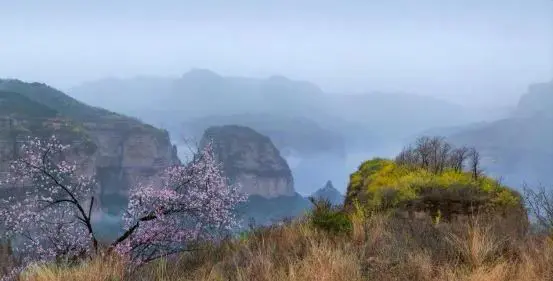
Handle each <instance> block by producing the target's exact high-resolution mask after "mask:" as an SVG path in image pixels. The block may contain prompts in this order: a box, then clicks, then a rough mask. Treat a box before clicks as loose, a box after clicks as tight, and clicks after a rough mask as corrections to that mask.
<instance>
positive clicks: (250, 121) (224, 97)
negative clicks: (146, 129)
mask: <svg viewBox="0 0 553 281" xmlns="http://www.w3.org/2000/svg"><path fill="white" fill-rule="evenodd" d="M69 93H70V94H71V95H72V96H74V97H76V98H78V99H80V100H83V101H85V102H88V103H90V104H93V105H95V106H101V107H104V108H108V109H110V110H114V111H117V112H122V113H124V114H127V115H130V116H135V117H137V118H140V119H141V120H144V121H145V122H148V123H151V124H155V125H156V126H159V127H162V128H165V129H167V130H168V131H169V132H170V134H171V136H172V137H173V140H175V141H176V140H177V139H179V138H181V137H183V134H184V137H188V138H199V137H201V134H202V133H203V130H205V129H206V128H208V127H209V126H216V125H227V124H236V125H243V126H249V127H252V128H254V129H255V130H257V131H259V132H261V133H262V134H265V135H267V136H269V137H270V138H271V139H272V140H273V141H274V144H275V145H276V146H277V148H278V149H279V150H280V151H281V152H282V153H283V154H284V155H285V157H286V158H287V160H288V161H289V164H290V165H291V166H292V170H293V173H294V174H295V178H296V180H297V183H298V185H297V188H298V190H299V191H301V192H302V193H303V194H310V193H312V192H313V191H314V190H316V189H317V188H318V187H319V184H320V182H324V181H325V180H328V179H331V180H333V182H334V183H338V182H340V186H344V188H345V184H346V183H345V179H346V178H347V176H348V174H349V170H350V168H351V167H355V166H357V164H358V163H357V160H355V163H353V162H352V161H354V160H351V159H350V160H348V158H352V157H350V156H351V155H354V154H355V155H357V154H359V155H364V157H365V156H369V155H382V154H383V151H388V150H394V151H395V150H397V149H398V148H400V147H401V145H402V140H403V138H405V137H409V136H411V135H413V134H415V133H418V132H420V131H421V130H425V129H428V128H433V127H442V126H453V125H463V124H467V123H470V122H474V121H478V120H481V119H485V118H483V116H486V115H487V114H488V112H489V111H480V112H477V113H478V114H475V113H474V112H473V111H470V110H467V109H465V108H463V107H461V106H459V105H456V104H452V103H449V102H446V101H443V100H440V99H436V98H432V97H428V96H424V95H414V94H403V93H368V94H356V95H353V94H331V93H326V92H324V91H323V90H322V89H320V88H319V87H318V86H317V85H315V84H313V83H310V82H306V81H297V80H293V79H289V78H286V77H283V76H271V77H268V78H263V79H262V78H246V77H230V76H222V75H219V74H217V73H214V72H213V71H210V70H205V69H193V70H191V71H189V72H187V73H185V74H184V75H182V76H180V77H174V78H170V77H146V76H143V77H136V78H131V79H115V78H111V79H103V80H98V81H92V82H88V83H85V84H82V85H80V86H77V87H74V88H72V89H70V90H69ZM356 158H358V157H356ZM350 162H351V163H350ZM331 166H334V167H342V166H343V167H346V168H344V169H340V170H337V171H336V170H333V169H332V168H331ZM314 167H316V168H314ZM315 169H318V170H319V171H321V170H322V171H323V172H318V173H317V172H314V170H315ZM325 173H331V175H330V176H323V175H324V174H325ZM342 181H343V182H342ZM339 189H340V188H339Z"/></svg>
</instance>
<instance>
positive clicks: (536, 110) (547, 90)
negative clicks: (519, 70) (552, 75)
mask: <svg viewBox="0 0 553 281" xmlns="http://www.w3.org/2000/svg"><path fill="white" fill-rule="evenodd" d="M515 114H516V115H517V116H535V115H538V116H548V117H553V80H551V81H550V82H547V83H538V84H533V85H530V87H529V88H528V93H526V94H525V95H523V96H522V97H521V98H520V101H519V103H518V107H517V110H516V113H515Z"/></svg>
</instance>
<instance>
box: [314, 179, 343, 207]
mask: <svg viewBox="0 0 553 281" xmlns="http://www.w3.org/2000/svg"><path fill="white" fill-rule="evenodd" d="M311 197H313V198H315V199H323V200H328V201H329V202H330V203H332V204H333V205H341V204H343V203H344V195H342V193H340V192H339V191H338V190H336V188H334V185H332V182H331V181H327V182H326V184H325V185H324V186H323V187H322V188H320V189H319V190H317V191H315V193H313V194H312V195H311Z"/></svg>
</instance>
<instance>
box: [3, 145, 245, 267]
mask: <svg viewBox="0 0 553 281" xmlns="http://www.w3.org/2000/svg"><path fill="white" fill-rule="evenodd" d="M68 149H69V146H65V145H62V144H60V143H59V141H58V140H57V139H56V138H55V137H52V138H50V139H49V140H47V141H42V140H40V139H32V140H30V141H29V142H28V143H27V144H25V145H23V146H22V148H21V150H22V155H21V157H20V158H19V159H15V160H14V161H12V162H11V163H10V169H9V173H8V175H7V176H6V178H5V180H3V181H2V184H1V185H2V187H3V188H4V191H5V192H7V193H12V196H9V197H8V198H7V199H6V200H3V202H2V206H4V208H2V209H1V210H0V216H1V217H0V222H2V225H3V227H4V229H6V236H8V237H11V238H14V237H18V238H19V240H20V241H21V242H20V243H19V246H18V247H19V249H16V250H19V251H20V252H22V253H23V254H25V256H26V257H27V258H28V260H29V261H34V262H37V261H38V262H45V261H51V260H57V259H59V258H64V259H67V258H74V257H79V256H83V255H84V256H87V255H90V254H92V253H96V252H97V250H98V242H97V239H96V235H95V233H94V229H93V227H92V221H93V218H92V216H93V212H92V209H93V205H94V201H95V200H94V196H93V194H94V191H95V190H96V188H97V184H96V182H95V180H94V177H93V176H86V175H83V174H82V173H80V170H79V166H78V165H77V164H76V163H70V162H68V161H67V159H66V158H67V157H66V156H67V155H66V154H65V153H64V152H67V150H68ZM245 199H246V197H245V196H244V195H243V194H241V193H240V192H239V187H238V186H236V185H229V183H228V179H227V178H226V177H224V175H223V174H222V172H221V165H220V163H219V162H218V161H217V160H216V158H215V155H214V153H213V149H212V145H211V144H208V145H207V146H206V147H204V148H203V149H201V150H199V151H198V152H197V154H196V155H195V156H194V158H193V159H192V161H191V162H190V163H188V164H186V165H176V166H172V167H169V168H167V169H166V170H165V171H164V172H163V173H162V174H161V181H160V182H159V183H157V184H148V185H144V184H139V185H137V186H135V187H133V188H132V189H131V192H130V195H129V203H128V206H127V210H126V213H125V215H124V216H123V220H124V223H125V227H124V232H123V234H122V235H121V236H120V237H119V238H118V239H116V240H115V241H114V242H113V243H111V247H110V251H113V250H115V251H116V252H117V253H119V254H121V255H125V256H127V257H128V258H129V259H131V260H132V261H133V262H136V263H138V264H140V263H143V262H147V261H150V260H152V259H155V258H158V257H161V256H164V255H168V254H173V253H178V252H181V251H185V250H190V249H191V246H192V245H193V244H194V243H195V242H197V241H202V240H214V239H217V237H218V235H219V234H220V233H221V232H224V231H228V230H230V229H231V228H233V227H234V226H237V221H236V217H235V210H234V209H235V207H236V205H237V204H239V203H240V202H243V201H244V200H245Z"/></svg>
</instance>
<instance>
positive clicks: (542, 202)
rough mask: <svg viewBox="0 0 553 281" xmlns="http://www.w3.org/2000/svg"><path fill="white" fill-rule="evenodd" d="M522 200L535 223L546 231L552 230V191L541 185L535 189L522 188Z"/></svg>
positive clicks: (525, 186)
mask: <svg viewBox="0 0 553 281" xmlns="http://www.w3.org/2000/svg"><path fill="white" fill-rule="evenodd" d="M523 190H524V200H525V203H526V206H527V208H528V210H529V212H530V215H531V216H533V217H535V219H536V220H537V222H538V223H539V224H540V226H542V227H543V228H545V229H546V230H548V231H551V230H552V229H553V190H552V189H549V190H548V189H546V188H545V187H544V186H543V185H540V186H538V187H537V188H536V189H532V188H529V187H528V186H527V185H526V184H525V185H524V187H523Z"/></svg>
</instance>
